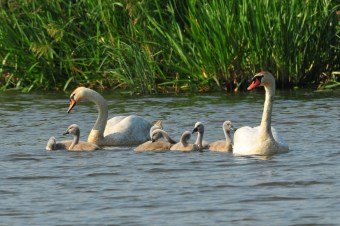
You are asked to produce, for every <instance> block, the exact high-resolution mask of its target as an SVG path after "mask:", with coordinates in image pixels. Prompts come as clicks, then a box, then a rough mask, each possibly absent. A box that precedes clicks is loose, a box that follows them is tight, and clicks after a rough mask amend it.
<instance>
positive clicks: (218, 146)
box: [208, 140, 233, 152]
mask: <svg viewBox="0 0 340 226" xmlns="http://www.w3.org/2000/svg"><path fill="white" fill-rule="evenodd" d="M208 149H209V151H221V152H231V151H232V150H233V145H232V143H227V142H226V141H225V140H217V141H215V142H212V143H210V144H209V145H208Z"/></svg>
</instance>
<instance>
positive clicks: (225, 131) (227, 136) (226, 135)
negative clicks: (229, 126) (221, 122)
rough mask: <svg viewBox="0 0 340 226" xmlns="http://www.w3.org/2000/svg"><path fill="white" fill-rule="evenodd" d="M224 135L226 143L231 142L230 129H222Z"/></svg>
mask: <svg viewBox="0 0 340 226" xmlns="http://www.w3.org/2000/svg"><path fill="white" fill-rule="evenodd" d="M224 135H225V142H226V143H227V144H229V143H231V142H232V141H231V136H230V131H229V130H224Z"/></svg>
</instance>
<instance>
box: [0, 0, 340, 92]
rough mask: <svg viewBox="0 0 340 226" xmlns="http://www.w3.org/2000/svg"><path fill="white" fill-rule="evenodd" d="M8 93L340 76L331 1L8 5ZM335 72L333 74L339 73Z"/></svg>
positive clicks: (0, 13)
mask: <svg viewBox="0 0 340 226" xmlns="http://www.w3.org/2000/svg"><path fill="white" fill-rule="evenodd" d="M0 6H1V9H0V20H1V23H0V60H1V64H0V66H1V68H0V86H1V88H2V89H3V90H4V89H10V88H17V89H22V90H24V91H29V90H31V89H56V90H61V89H63V90H66V89H69V88H73V87H75V86H78V85H86V86H97V87H98V86H99V87H103V88H118V87H119V88H126V89H131V90H133V91H136V92H143V93H154V92H158V91H160V90H161V91H166V90H172V89H174V90H177V91H181V90H191V91H195V90H201V91H204V90H213V89H216V88H217V89H227V90H235V89H238V88H240V87H242V86H244V85H245V83H246V82H245V81H246V80H247V79H248V78H249V77H251V76H252V75H253V74H254V73H255V72H256V71H259V70H270V71H272V72H273V73H274V74H275V75H276V77H277V80H278V85H279V87H281V88H289V87H290V86H308V85H313V86H317V85H318V84H320V83H322V82H324V81H326V80H327V79H329V78H330V77H331V76H332V72H334V71H340V63H339V62H340V60H339V52H340V47H339V46H340V45H339V44H340V43H339V30H340V29H339V28H340V27H339V16H337V15H336V11H337V10H340V5H336V4H335V3H334V2H332V1H331V0H315V1H298V0H288V1H279V0H270V1H269V0H252V1H245V0H241V1H224V0H184V1H183V0H170V1H160V0H150V1H137V0H125V1H124V0H120V1H110V0H99V1H94V0H84V1H66V0H61V1H43V0H29V1H28V0H22V1H1V2H0ZM333 75H334V73H333Z"/></svg>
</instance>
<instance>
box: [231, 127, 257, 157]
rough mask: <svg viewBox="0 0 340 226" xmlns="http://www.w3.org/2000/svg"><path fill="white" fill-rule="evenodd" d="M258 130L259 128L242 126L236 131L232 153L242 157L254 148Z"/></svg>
mask: <svg viewBox="0 0 340 226" xmlns="http://www.w3.org/2000/svg"><path fill="white" fill-rule="evenodd" d="M259 128H260V127H259V126H258V127H254V128H252V127H249V126H244V127H241V128H239V129H237V130H236V132H235V134H234V147H233V153H235V154H241V155H243V154H247V151H248V150H251V149H252V148H254V146H256V145H257V143H258V137H259Z"/></svg>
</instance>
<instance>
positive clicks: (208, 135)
mask: <svg viewBox="0 0 340 226" xmlns="http://www.w3.org/2000/svg"><path fill="white" fill-rule="evenodd" d="M105 98H106V99H107V100H108V104H109V109H110V114H111V116H114V115H116V114H117V115H118V114H121V115H127V114H130V113H132V114H137V115H141V116H143V117H145V118H147V119H149V120H150V121H153V120H157V119H163V124H164V127H165V129H166V130H167V131H168V132H169V133H170V134H171V135H172V136H173V137H174V138H175V139H178V138H179V137H180V135H181V134H182V132H183V131H184V130H191V129H192V128H193V126H194V123H195V122H197V121H201V122H203V123H204V124H205V130H206V131H205V134H204V136H205V138H204V139H205V140H207V141H214V140H217V139H223V136H224V134H223V132H222V129H221V126H222V123H223V121H225V120H231V121H232V122H233V124H234V125H235V127H241V126H244V125H249V126H257V125H258V124H259V122H260V120H261V114H262V108H263V101H264V96H263V92H262V91H261V90H259V91H255V92H250V93H247V94H238V95H231V94H228V95H226V94H216V95H212V94H209V95H180V96H148V97H123V96H119V95H116V94H109V93H107V94H105ZM67 107H68V95H67V94H53V93H50V94H48V93H47V94H21V93H2V94H1V98H0V116H1V117H0V125H1V130H0V132H1V152H0V194H1V205H0V216H1V225H24V224H25V225H27V224H29V225H47V224H48V225H56V224H58V225H86V224H91V225H93V224H98V225H107V224H115V225H150V224H151V225H234V224H241V225H268V224H270V225H297V224H304V225H307V224H312V225H317V224H324V225H332V224H333V225H337V224H339V222H340V217H339V215H338V210H339V209H340V204H339V201H338V200H339V198H340V192H339V189H338V187H339V185H340V178H339V177H338V173H337V172H340V160H339V159H340V158H339V157H340V150H339V144H340V139H339V138H340V137H339V128H340V124H339V122H340V95H339V93H335V92H333V93H312V92H305V93H303V92H300V93H296V92H294V93H286V92H279V93H278V94H277V96H276V99H275V104H274V110H273V126H274V127H275V128H276V129H277V130H278V131H279V132H280V133H281V134H282V135H283V137H284V138H285V140H286V141H287V143H288V144H289V145H290V149H291V151H290V152H289V153H287V154H282V155H277V156H273V157H271V158H269V159H266V160H267V161H263V159H262V158H260V157H237V156H233V155H232V154H228V153H215V152H198V153H197V152H195V153H178V152H159V153H136V152H134V151H132V150H133V147H123V148H122V147H116V148H115V147H109V148H105V150H102V151H96V152H78V153H74V152H65V151H55V152H47V151H45V150H44V148H45V145H46V141H47V139H48V138H49V137H50V136H55V137H56V138H57V140H62V139H66V138H68V137H65V136H63V135H62V133H63V132H64V130H65V129H66V128H67V126H68V125H70V124H71V123H77V124H79V125H80V128H81V130H82V134H81V139H83V140H86V136H87V134H88V133H89V131H90V129H91V127H92V125H93V124H94V122H95V119H96V117H97V111H96V109H95V107H94V106H93V104H91V103H81V104H79V105H78V106H77V107H76V108H75V109H74V111H73V112H72V113H71V114H67V113H66V110H67ZM192 139H193V138H192Z"/></svg>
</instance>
